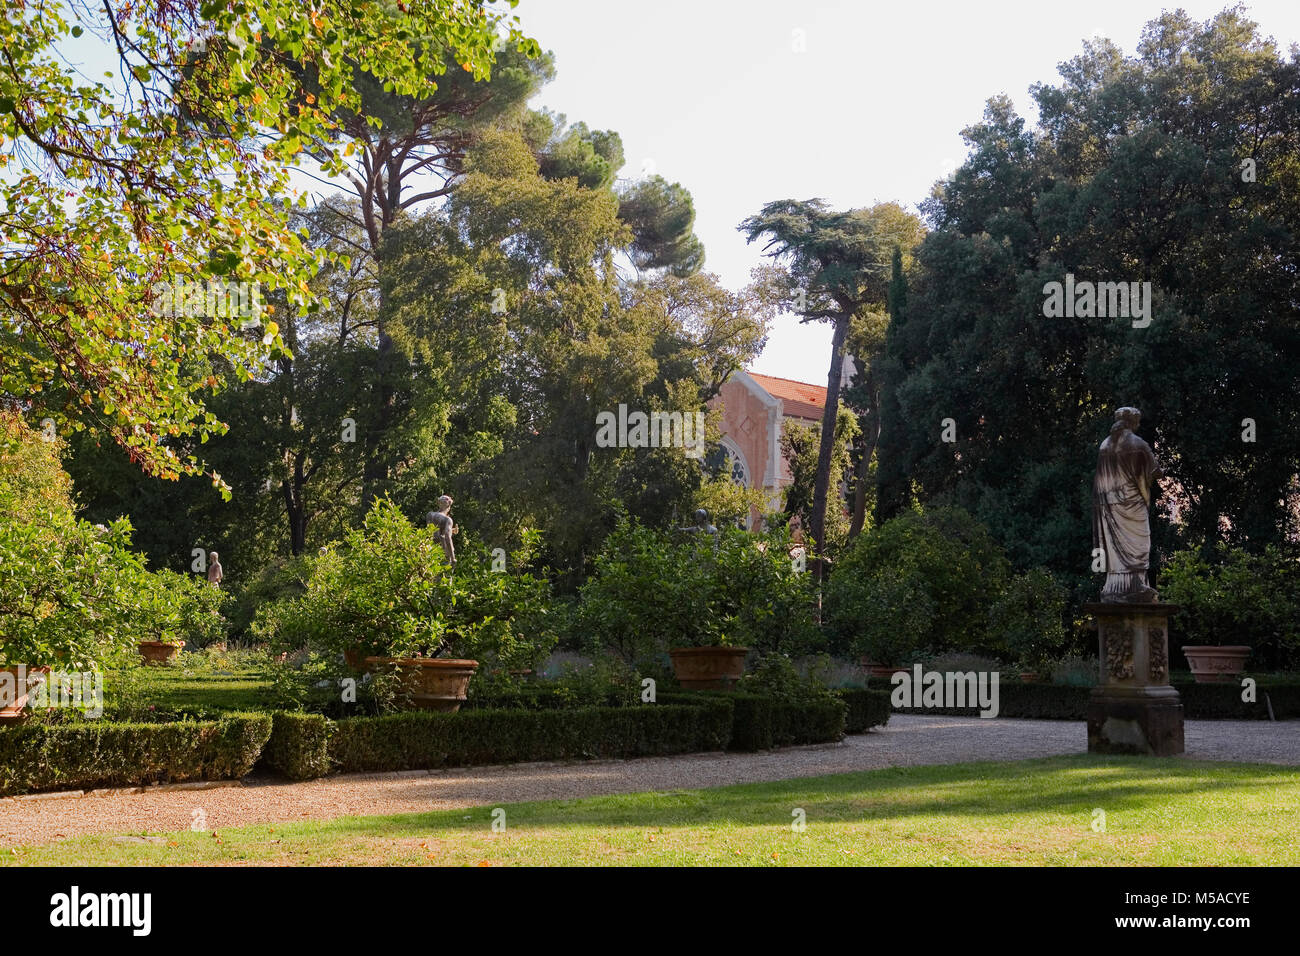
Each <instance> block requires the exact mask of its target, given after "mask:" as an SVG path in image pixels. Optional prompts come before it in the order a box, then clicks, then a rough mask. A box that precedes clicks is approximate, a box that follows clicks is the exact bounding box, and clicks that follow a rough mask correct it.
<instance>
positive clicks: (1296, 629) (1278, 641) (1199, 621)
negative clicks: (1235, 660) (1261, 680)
mask: <svg viewBox="0 0 1300 956" xmlns="http://www.w3.org/2000/svg"><path fill="white" fill-rule="evenodd" d="M1160 597H1161V600H1164V601H1168V602H1170V603H1172V604H1177V605H1180V606H1181V607H1182V610H1181V612H1180V613H1178V614H1176V615H1175V616H1174V617H1173V618H1171V619H1170V629H1171V631H1172V632H1173V634H1174V635H1176V636H1177V637H1179V638H1181V640H1180V641H1178V642H1177V643H1179V644H1180V645H1181V644H1248V645H1250V646H1251V647H1252V648H1254V649H1255V651H1256V652H1257V653H1259V654H1260V656H1261V658H1262V659H1263V661H1264V663H1265V666H1267V667H1269V668H1270V669H1279V668H1281V667H1284V666H1286V665H1287V664H1288V663H1289V662H1290V661H1291V660H1292V659H1293V658H1294V656H1295V654H1296V652H1297V651H1298V650H1300V554H1298V553H1296V552H1295V550H1294V549H1292V548H1279V547H1277V546H1276V545H1269V546H1267V547H1266V548H1265V549H1264V551H1263V553H1262V554H1250V553H1248V552H1246V551H1243V550H1242V549H1240V548H1229V547H1227V546H1225V545H1222V544H1220V545H1218V547H1217V548H1216V550H1215V552H1214V560H1213V561H1209V560H1207V559H1206V558H1205V557H1204V556H1203V555H1202V554H1201V553H1200V552H1199V551H1195V550H1187V551H1179V552H1177V553H1175V554H1174V555H1173V556H1172V557H1171V558H1170V559H1169V561H1168V563H1167V564H1166V565H1165V567H1164V569H1163V571H1162V572H1161V575H1160ZM1170 650H1171V652H1172V651H1173V650H1174V648H1171V649H1170Z"/></svg>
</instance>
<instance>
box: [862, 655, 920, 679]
mask: <svg viewBox="0 0 1300 956" xmlns="http://www.w3.org/2000/svg"><path fill="white" fill-rule="evenodd" d="M858 665H859V666H860V667H862V668H863V669H865V670H866V672H867V673H868V674H870V675H871V676H872V677H883V678H884V679H885V680H889V679H890V678H891V677H893V676H894V675H895V674H910V673H912V668H910V667H896V666H895V665H893V664H877V663H876V662H875V661H873V660H871V659H870V658H868V657H864V658H862V659H861V660H859V661H858Z"/></svg>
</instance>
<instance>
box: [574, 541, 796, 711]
mask: <svg viewBox="0 0 1300 956" xmlns="http://www.w3.org/2000/svg"><path fill="white" fill-rule="evenodd" d="M811 587H812V585H811V576H810V575H808V574H806V573H801V572H800V571H799V570H798V569H797V568H796V567H795V566H794V565H793V564H792V562H791V560H790V558H789V556H788V542H787V541H786V540H785V539H783V538H781V537H780V536H779V535H762V536H760V535H752V534H748V533H746V532H742V531H737V530H735V529H723V530H722V531H720V532H718V533H717V535H716V536H715V535H713V534H708V533H703V532H695V533H691V534H683V533H681V532H678V533H676V534H674V533H672V532H663V531H657V530H654V529H650V528H646V527H643V526H639V525H636V524H633V523H631V522H630V521H626V520H625V521H622V522H620V523H619V525H618V526H617V528H616V529H615V530H614V532H613V533H612V534H611V535H610V536H609V537H608V538H607V539H606V541H605V544H604V546H603V547H602V549H601V552H600V554H599V555H598V556H597V558H596V561H595V568H594V573H593V574H592V575H591V577H589V578H588V580H587V581H586V582H585V583H584V585H583V587H582V589H581V591H580V594H579V606H578V611H577V615H576V620H577V626H578V628H579V629H580V631H581V633H582V636H583V638H584V640H585V642H586V644H587V646H588V647H589V649H591V650H606V649H608V650H613V651H615V652H617V653H618V654H620V655H621V656H622V657H623V658H624V660H626V661H628V662H629V663H631V664H633V665H634V666H637V667H638V668H641V669H643V670H644V671H650V672H653V670H654V669H655V666H656V663H657V661H658V660H661V659H662V658H663V656H665V655H667V656H668V657H669V658H670V659H671V661H672V665H673V671H674V673H675V675H676V678H677V680H678V683H680V684H681V685H682V686H683V687H684V688H687V689H696V690H706V689H707V690H716V689H722V688H726V687H730V686H733V685H734V684H735V683H736V682H737V681H738V680H739V679H740V677H741V675H742V674H743V673H744V665H745V659H746V656H747V655H748V654H749V653H750V651H751V650H759V651H769V650H772V651H788V652H793V653H805V652H810V651H811V650H813V649H815V645H816V640H817V634H816V628H815V627H814V626H813V624H812V618H811V609H812V605H813V594H812V591H811Z"/></svg>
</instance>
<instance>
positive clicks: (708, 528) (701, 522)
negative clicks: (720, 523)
mask: <svg viewBox="0 0 1300 956" xmlns="http://www.w3.org/2000/svg"><path fill="white" fill-rule="evenodd" d="M678 530H679V531H689V532H692V533H696V532H700V531H703V532H704V533H705V534H717V533H718V529H717V527H716V526H714V525H711V524H709V513H708V511H706V510H705V509H704V508H700V509H699V510H697V511H696V512H695V524H693V525H691V526H690V527H689V528H679V529H678Z"/></svg>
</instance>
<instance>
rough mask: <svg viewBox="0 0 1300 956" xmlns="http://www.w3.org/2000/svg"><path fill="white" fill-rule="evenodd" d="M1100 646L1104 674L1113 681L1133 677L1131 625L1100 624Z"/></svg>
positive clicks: (1109, 622)
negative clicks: (1104, 664)
mask: <svg viewBox="0 0 1300 956" xmlns="http://www.w3.org/2000/svg"><path fill="white" fill-rule="evenodd" d="M1101 644H1102V648H1103V649H1104V654H1105V656H1106V673H1107V674H1109V675H1110V677H1111V679H1113V680H1127V679H1128V678H1131V677H1132V676H1133V625H1132V624H1129V623H1127V622H1119V621H1105V620H1103V621H1102V622H1101Z"/></svg>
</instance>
